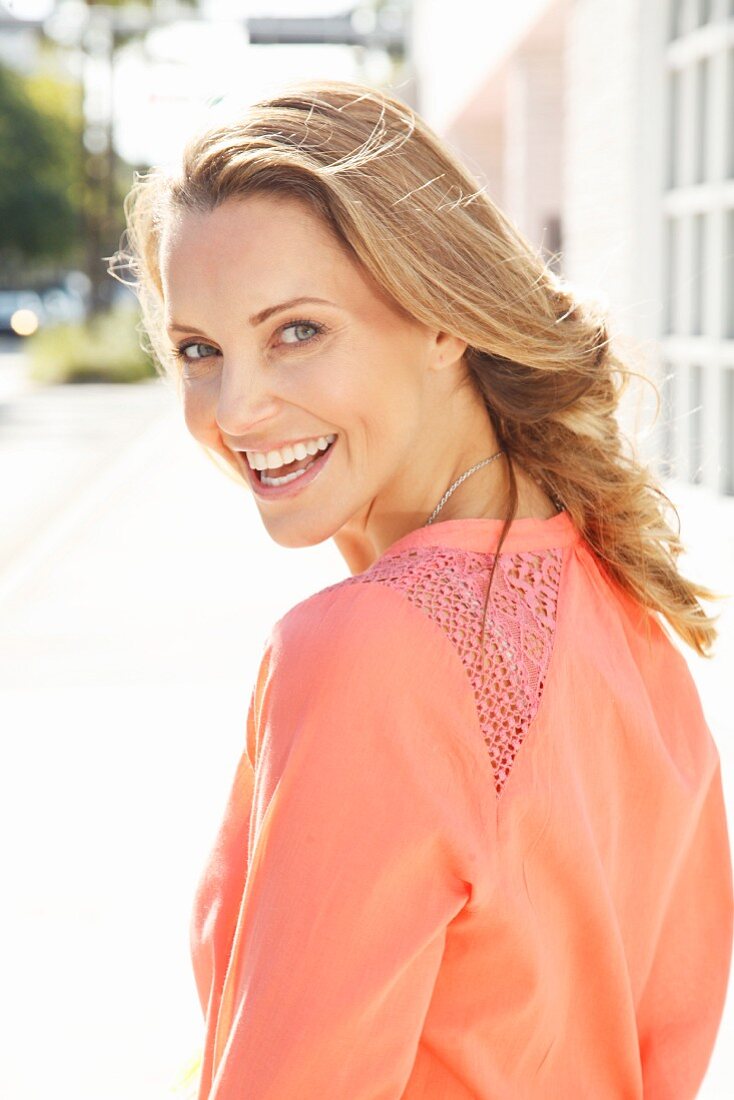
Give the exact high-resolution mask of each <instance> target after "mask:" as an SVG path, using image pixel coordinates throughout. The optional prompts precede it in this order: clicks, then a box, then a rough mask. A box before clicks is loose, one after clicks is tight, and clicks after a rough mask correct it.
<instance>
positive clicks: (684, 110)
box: [415, 0, 734, 496]
mask: <svg viewBox="0 0 734 1100" xmlns="http://www.w3.org/2000/svg"><path fill="white" fill-rule="evenodd" d="M528 10H529V11H530V14H531V18H528V16H527V11H528ZM507 20H508V16H507V14H506V13H505V12H504V11H503V6H502V5H498V4H489V5H487V6H486V7H483V8H479V7H478V6H475V5H472V4H469V3H467V2H466V0H455V2H454V3H452V5H451V22H452V23H454V22H456V23H458V24H460V25H461V28H462V34H463V40H464V41H465V42H467V41H471V42H472V43H474V44H476V43H483V44H485V46H486V48H487V49H488V51H489V53H490V55H491V58H492V60H491V63H490V64H489V65H485V66H482V65H481V62H480V63H479V64H477V49H476V48H475V46H472V47H471V49H470V51H469V54H468V62H467V64H466V65H465V58H464V56H463V54H460V53H457V54H456V55H455V57H454V58H452V59H449V60H450V61H451V62H452V63H448V62H447V60H446V57H445V56H444V59H443V62H442V63H441V62H440V60H439V57H438V55H437V51H440V50H441V47H442V44H443V43H445V41H446V33H447V32H446V24H447V23H448V16H447V12H446V6H445V5H442V4H436V3H434V2H432V0H423V2H421V0H417V4H416V34H415V48H416V65H417V68H418V73H419V87H420V90H421V103H420V104H419V108H420V109H422V110H423V111H424V113H425V114H426V117H427V119H428V121H429V122H431V123H432V124H433V125H434V126H435V127H436V129H438V130H439V131H440V132H441V133H442V134H443V135H444V137H446V138H447V139H448V140H449V141H450V142H451V143H452V144H453V145H454V147H455V148H456V149H457V151H459V152H460V153H461V154H462V155H463V157H464V159H465V160H466V161H467V163H468V164H469V165H470V166H471V167H472V168H473V169H474V170H475V171H476V172H477V174H478V175H479V176H480V178H482V182H485V183H486V184H487V188H488V192H489V194H490V195H491V196H492V197H493V198H494V199H495V200H496V201H497V202H498V203H499V205H500V206H501V207H502V208H503V209H504V210H505V211H506V212H507V213H508V214H509V215H510V216H511V217H512V218H513V219H514V220H515V221H516V222H517V224H518V225H519V227H520V228H521V229H522V230H523V232H524V233H525V234H526V235H527V236H528V237H529V238H530V240H531V241H532V242H533V243H535V244H537V245H539V246H543V247H544V248H545V249H547V251H548V252H549V253H555V252H557V251H558V250H559V249H560V250H561V253H562V255H561V260H560V265H559V266H560V269H561V270H562V271H563V273H564V275H565V276H566V277H567V278H568V279H569V280H570V281H571V282H572V283H573V284H574V285H577V286H578V287H579V289H580V290H581V291H584V292H588V293H590V294H591V295H592V296H593V297H596V298H601V299H602V300H603V301H604V302H605V303H606V304H607V306H608V308H609V310H610V314H611V319H612V328H613V333H614V339H615V341H616V343H617V346H618V347H619V349H620V351H622V352H624V353H625V354H626V355H628V356H630V355H631V356H633V361H632V366H633V367H634V368H635V369H637V370H640V371H643V372H647V373H648V374H649V375H650V376H651V377H652V378H653V379H654V380H655V382H656V383H657V384H658V386H659V388H660V391H661V396H662V408H661V411H660V415H659V417H658V419H657V421H656V422H655V426H654V430H652V424H653V417H654V414H655V404H654V399H653V395H652V393H651V391H650V387H649V386H644V385H642V384H640V385H639V386H635V387H634V388H631V389H630V391H629V392H628V395H626V396H625V403H624V404H623V407H622V410H621V419H622V421H623V423H625V424H626V423H627V422H626V418H627V417H629V418H630V421H629V426H630V427H634V429H635V433H636V434H637V433H638V431H639V430H640V429H643V431H642V432H641V435H640V437H639V442H640V444H641V445H640V452H641V454H642V455H643V457H645V458H646V459H648V460H651V461H652V462H653V463H654V464H655V465H656V466H657V468H658V470H659V472H660V473H662V474H663V475H665V476H669V477H674V478H677V479H681V480H683V481H685V482H687V483H691V484H694V485H695V484H702V485H705V486H707V487H708V488H709V489H711V490H712V491H713V492H714V493H715V494H720V495H722V496H734V0H615V2H614V3H609V0H573V2H572V0H548V2H546V3H544V4H537V3H533V4H530V3H528V5H527V7H526V15H525V20H524V23H523V24H522V25H520V24H518V23H517V20H516V23H515V25H514V26H513V27H512V28H511V33H509V34H507V33H506V26H505V25H506V23H507ZM503 31H505V37H504V39H503V43H504V49H500V50H498V49H497V39H498V37H500V38H501V37H502V33H503ZM459 59H461V63H462V65H461V67H462V69H464V68H467V67H468V69H469V74H470V75H469V78H468V81H469V83H470V86H469V87H467V75H466V73H462V76H461V87H462V90H463V98H462V99H461V101H460V102H456V96H455V91H454V90H453V88H451V87H450V85H451V84H452V82H453V75H454V73H455V71H456V69H457V67H458V61H459ZM446 98H448V102H449V103H450V104H451V109H450V110H449V111H448V112H447V111H445V110H444V111H443V112H441V111H439V110H436V109H435V108H436V106H437V105H438V104H440V103H441V102H442V101H444V102H445V101H446ZM638 397H639V398H640V399H641V401H642V406H641V410H640V413H639V415H638V416H637V417H636V419H635V422H634V425H633V424H632V420H631V418H632V415H633V412H634V410H633V402H636V401H637V399H638ZM645 432H646V433H647V435H646V434H645Z"/></svg>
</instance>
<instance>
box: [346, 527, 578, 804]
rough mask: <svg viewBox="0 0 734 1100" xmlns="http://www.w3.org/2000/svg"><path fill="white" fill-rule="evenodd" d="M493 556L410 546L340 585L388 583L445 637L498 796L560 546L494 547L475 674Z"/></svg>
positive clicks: (543, 662) (541, 680) (540, 670)
mask: <svg viewBox="0 0 734 1100" xmlns="http://www.w3.org/2000/svg"><path fill="white" fill-rule="evenodd" d="M494 557H495V555H494V554H492V553H488V552H476V551H469V550H462V549H459V548H454V547H451V548H450V547H437V546H423V547H415V548H413V549H410V550H404V551H401V552H397V553H395V554H391V555H388V556H387V557H385V558H383V559H378V560H377V561H376V562H375V564H374V565H373V566H371V567H370V568H369V569H366V570H365V571H364V572H363V573H358V574H356V575H355V576H353V577H347V578H346V579H345V580H344V581H342V582H341V584H360V583H370V584H375V583H378V584H386V585H390V587H392V588H396V589H398V590H399V591H401V592H403V593H405V595H406V596H407V597H408V599H409V600H410V601H411V602H412V603H413V604H415V606H416V607H419V608H420V609H421V611H423V612H424V613H425V614H426V615H428V616H429V617H430V618H431V619H433V621H434V622H435V623H437V624H438V625H439V626H440V627H441V628H442V630H443V631H444V632H445V633H446V635H447V636H448V637H449V638H450V640H451V642H452V643H453V645H454V646H455V647H456V650H457V651H458V654H459V656H460V658H461V661H462V664H463V666H464V669H465V670H466V674H467V676H468V677H469V682H470V684H471V686H472V689H473V692H474V698H475V701H476V706H477V712H478V717H479V724H480V727H481V731H482V736H483V738H484V743H485V745H486V747H487V751H488V753H489V759H490V762H491V766H492V769H493V772H494V777H495V789H496V792H497V795H498V797H499V795H501V794H502V790H503V788H504V785H505V782H506V780H507V777H508V776H509V774H510V770H511V768H512V764H513V762H514V760H515V757H516V755H517V753H518V751H519V749H520V746H521V745H522V743H523V741H524V739H525V735H526V734H527V731H528V728H529V726H530V723H531V722H532V720H533V718H534V717H535V715H536V713H537V710H538V706H539V704H540V699H541V696H542V694H543V688H544V685H545V676H546V672H547V670H548V664H549V661H550V656H551V651H552V648H553V639H554V636H555V626H556V608H557V603H558V587H559V581H560V575H561V562H562V557H563V551H562V549H561V548H560V547H552V548H547V549H543V550H537V551H531V550H525V551H520V552H517V553H510V552H505V553H502V552H501V553H500V555H499V561H498V563H497V566H496V569H495V573H494V577H493V578H492V592H491V595H490V601H489V606H488V608H487V619H486V631H485V642H484V645H485V659H484V671H483V673H482V668H481V651H480V641H481V632H482V619H483V613H484V601H485V599H486V595H487V585H488V583H489V572H490V569H491V567H492V561H493V559H494Z"/></svg>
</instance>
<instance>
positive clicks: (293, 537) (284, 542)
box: [260, 513, 338, 550]
mask: <svg viewBox="0 0 734 1100" xmlns="http://www.w3.org/2000/svg"><path fill="white" fill-rule="evenodd" d="M260 515H261V519H262V521H263V525H264V527H265V530H266V531H267V532H268V534H269V535H270V537H271V539H272V540H273V542H277V544H278V546H283V547H284V548H285V549H291V550H300V549H304V548H305V547H307V546H318V545H319V544H320V543H322V542H326V541H327V540H328V539H330V538H333V537H334V535H335V534H336V532H337V530H338V528H334V529H333V530H332V528H331V527H329V526H327V525H324V524H323V523H322V524H319V525H318V527H317V529H316V530H313V529H311V530H309V529H308V527H307V526H306V524H299V523H298V521H297V519H295V520H292V521H290V522H289V521H288V520H287V519H283V520H282V521H281V522H273V521H272V517H271V519H270V522H268V520H267V519H266V518H265V516H264V515H263V514H262V513H261V514H260Z"/></svg>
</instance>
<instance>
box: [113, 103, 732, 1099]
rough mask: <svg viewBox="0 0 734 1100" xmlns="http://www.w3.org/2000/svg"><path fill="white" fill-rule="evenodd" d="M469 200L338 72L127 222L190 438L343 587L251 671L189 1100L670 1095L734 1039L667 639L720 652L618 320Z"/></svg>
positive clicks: (710, 875) (695, 1078)
mask: <svg viewBox="0 0 734 1100" xmlns="http://www.w3.org/2000/svg"><path fill="white" fill-rule="evenodd" d="M476 182H477V181H476V180H475V179H473V178H472V176H471V175H470V174H469V173H468V172H467V170H466V169H465V168H464V167H463V166H462V165H461V163H460V162H459V161H458V160H457V159H456V158H455V157H454V156H453V155H452V153H451V152H450V151H449V150H448V149H447V148H446V147H445V145H443V144H441V142H440V141H439V140H438V138H437V137H436V135H435V134H433V133H432V132H431V131H430V130H429V128H428V127H427V126H426V125H425V123H424V122H422V121H421V119H420V118H418V117H416V116H415V115H414V114H413V112H412V111H411V110H410V109H409V108H408V107H406V106H405V105H404V104H403V103H401V102H399V101H398V100H396V99H394V98H392V97H391V96H389V95H386V94H383V93H381V92H379V91H376V90H375V89H372V88H369V87H366V86H363V85H354V84H349V83H342V82H334V81H319V82H308V83H301V84H298V85H295V86H289V87H288V88H287V89H286V90H284V91H283V92H282V94H278V95H275V96H273V97H272V98H270V99H268V100H267V101H265V102H261V103H258V104H256V105H255V106H253V107H252V108H251V110H249V111H248V112H247V113H246V115H245V116H244V117H241V118H240V119H239V120H237V121H236V122H234V123H232V124H231V125H222V126H220V127H218V128H215V129H213V130H210V131H209V132H207V133H204V134H202V135H199V136H198V137H196V138H194V139H193V140H192V141H191V142H190V143H189V145H188V147H187V149H186V151H185V154H184V158H183V164H182V165H181V167H180V170H179V171H178V172H177V173H175V174H169V173H167V172H165V171H161V170H154V171H152V172H151V173H149V174H148V175H147V176H145V177H140V178H139V179H138V180H137V181H136V182H135V184H134V186H133V190H132V192H131V195H130V196H129V198H128V201H127V202H126V212H127V216H128V229H127V244H126V247H125V249H122V250H121V251H120V252H119V253H117V254H116V256H115V257H113V261H116V262H117V263H116V265H117V268H118V270H119V268H120V266H121V265H123V264H127V265H129V266H131V267H132V269H133V271H134V274H135V282H136V289H137V292H138V294H139V297H140V301H141V305H142V309H143V316H144V323H145V329H146V332H147V333H148V334H149V337H150V342H151V347H152V349H153V350H154V352H155V355H156V358H157V362H158V364H159V367H160V369H161V370H162V371H163V372H165V373H166V374H167V375H168V376H170V377H172V378H174V379H175V381H176V384H177V386H178V388H179V390H180V393H181V396H182V400H183V406H184V412H185V420H186V424H187V426H188V428H189V430H190V431H191V433H192V434H193V436H194V437H195V438H196V440H198V441H199V442H200V443H201V444H202V445H203V447H204V448H205V450H206V452H207V453H208V454H211V455H213V456H216V459H217V461H220V462H221V463H222V464H223V466H224V468H225V469H227V470H228V471H230V472H231V473H232V474H233V475H234V476H236V477H237V478H238V479H239V480H240V481H241V482H243V483H244V484H245V485H246V486H248V487H249V489H250V491H251V492H252V493H253V494H254V497H255V501H256V503H257V507H258V510H259V512H260V515H261V517H262V520H263V523H264V524H265V526H266V528H267V530H268V531H269V533H270V535H271V536H272V538H273V539H274V540H275V541H276V542H278V543H279V544H280V545H282V546H291V547H300V546H313V545H314V544H316V543H320V542H323V541H324V540H325V539H327V538H333V539H334V540H335V542H336V544H337V546H338V548H339V550H340V551H341V553H342V554H343V556H344V559H345V561H346V563H347V566H348V568H349V576H347V577H346V578H345V579H343V580H341V581H338V582H337V583H335V584H332V585H331V586H329V587H327V588H325V589H323V590H322V591H320V592H317V593H316V594H315V595H313V596H311V597H310V598H309V599H306V600H304V601H302V602H301V603H299V604H297V605H296V606H295V607H293V608H292V609H291V610H290V611H289V612H288V613H287V614H286V615H285V616H283V617H282V618H281V619H280V620H279V621H278V622H277V623H276V624H275V626H274V628H273V630H272V633H271V635H270V637H269V638H268V640H267V643H266V645H265V647H264V652H263V656H262V662H261V665H260V669H259V673H258V676H257V681H256V683H255V686H254V689H253V692H252V697H251V700H250V706H249V711H248V720H247V731H246V744H245V745H244V746H243V752H242V757H241V761H240V763H239V767H238V770H237V773H236V776H235V778H234V783H233V787H232V791H231V796H230V799H229V802H228V805H227V807H226V811H225V814H224V819H223V822H222V826H221V831H220V833H219V836H218V838H217V841H216V844H215V846H214V850H213V852H212V855H211V859H210V860H209V862H208V866H207V867H206V869H205V871H204V874H203V876H202V879H201V883H200V886H199V888H198V891H197V895H196V899H195V906H194V913H193V917H192V924H191V936H192V952H193V962H194V970H195V975H196V981H197V985H198V992H199V995H200V998H201V1004H202V1008H203V1011H204V1014H205V1019H206V1030H205V1041H204V1049H203V1061H202V1065H201V1074H200V1083H199V1097H200V1098H202V1100H203V1098H208V1100H296V1098H297V1100H368V1098H369V1100H373V1098H375V1100H376V1098H378V1097H379V1098H381V1100H388V1098H397V1097H404V1098H410V1100H413V1098H416V1100H417V1098H421V1100H427V1098H430V1100H439V1098H440V1100H465V1098H469V1097H475V1098H483V1100H484V1098H486V1100H489V1098H492V1100H497V1098H500V1097H501V1098H512V1100H517V1098H525V1097H527V1098H533V1100H535V1098H546V1097H564V1098H567V1097H593V1098H595V1100H601V1098H612V1097H614V1098H615V1100H619V1098H621V1097H625V1098H632V1097H642V1096H644V1097H653V1098H657V1097H659V1098H662V1097H665V1098H666V1100H670V1098H673V1097H674V1098H676V1100H683V1098H688V1097H693V1096H695V1095H696V1092H697V1089H698V1087H699V1085H700V1083H701V1081H702V1079H703V1076H704V1073H705V1070H706V1067H707V1064H708V1062H709V1059H710V1055H711V1052H712V1049H713V1046H714V1042H715V1038H716V1034H717V1029H718V1026H719V1022H720V1018H721V1015H722V1011H723V1004H724V998H725V992H726V986H727V978H728V973H729V966H730V960H731V946H732V877H731V860H730V851H729V838H728V832H727V822H726V816H725V809H724V803H723V798H722V785H721V773H720V762H719V756H718V752H717V748H716V746H715V744H714V741H713V739H712V736H711V733H710V731H709V729H708V727H707V725H706V721H705V719H704V716H703V713H702V710H701V704H700V701H699V697H698V694H697V691H696V688H695V686H694V683H693V681H692V678H691V675H690V673H689V671H688V667H687V665H686V663H685V660H684V658H683V656H682V655H681V653H680V652H679V650H678V649H677V648H676V647H675V646H674V644H673V642H672V638H671V637H670V636H669V635H668V634H667V633H666V632H665V631H664V629H663V624H662V618H664V619H666V620H667V621H668V623H669V624H670V626H671V627H672V629H673V630H674V631H675V632H676V633H677V634H678V635H679V636H680V638H682V639H683V641H685V642H686V643H688V644H689V645H690V646H691V647H692V648H693V649H695V650H696V652H698V653H699V654H703V655H708V652H707V651H708V650H709V648H710V647H711V645H712V643H713V641H714V639H715V636H716V631H715V627H714V625H713V621H712V619H711V618H710V617H709V616H708V615H706V614H705V613H704V611H703V609H702V607H701V605H700V604H699V602H698V601H699V598H708V599H714V598H716V597H715V596H714V594H713V593H711V592H710V591H709V590H708V589H705V588H703V587H701V586H700V585H697V584H694V583H693V582H691V581H689V580H686V579H685V578H684V577H682V576H681V575H680V574H679V572H678V571H677V569H676V566H675V557H676V556H677V555H678V554H679V553H680V551H681V549H682V546H681V543H680V541H679V538H678V536H677V535H676V534H675V533H674V532H673V531H672V530H671V528H670V527H669V526H668V524H667V522H666V520H665V518H664V516H663V513H662V510H661V498H663V499H667V498H664V497H663V494H662V493H661V491H660V489H659V488H657V487H656V486H655V485H654V484H653V480H652V478H651V476H650V473H649V471H648V470H646V469H645V468H643V467H642V466H641V465H640V464H639V463H638V462H637V461H636V460H635V459H634V458H633V457H630V455H629V454H627V453H625V449H624V440H623V437H622V436H621V434H620V430H619V426H618V423H617V420H616V418H615V413H616V411H617V407H618V403H619V399H620V395H621V393H622V392H623V389H624V387H625V386H626V384H627V382H628V381H629V378H630V377H631V375H632V373H633V372H631V371H630V370H629V369H628V368H626V367H624V366H623V365H622V363H620V362H619V360H618V359H617V358H616V357H615V355H614V354H613V352H612V350H611V348H610V344H609V339H608V336H607V332H606V328H605V322H604V319H603V318H602V317H600V316H598V315H597V314H595V313H594V312H593V310H591V309H590V308H589V307H585V306H584V305H583V304H581V303H579V302H577V301H576V300H575V299H574V297H573V296H572V294H571V292H570V290H569V289H568V288H567V287H565V286H564V285H563V284H562V282H561V281H560V280H559V279H558V278H557V277H556V276H555V275H554V274H553V272H552V271H551V270H550V269H549V268H548V267H547V266H546V264H545V263H544V262H543V260H542V259H541V258H540V257H539V256H538V255H537V254H536V252H535V251H534V250H533V249H531V247H530V246H529V245H528V243H527V242H526V241H525V240H524V239H523V237H522V236H521V235H520V234H519V233H518V232H517V230H516V229H515V228H514V227H513V226H512V225H511V224H510V223H509V222H508V221H507V220H506V219H505V218H504V217H503V216H502V214H501V213H500V212H499V210H498V209H497V208H496V207H495V206H494V204H493V203H492V202H491V200H490V199H489V198H488V196H487V195H486V193H484V192H483V190H482V189H481V188H480V189H477V187H476ZM114 266H115V264H114V263H113V269H114ZM266 580H267V581H268V582H269V581H277V578H267V579H266ZM659 616H661V617H662V618H660V617H659ZM243 740H245V739H244V738H243Z"/></svg>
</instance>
